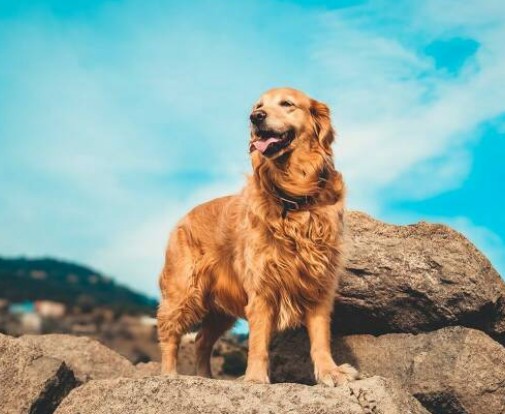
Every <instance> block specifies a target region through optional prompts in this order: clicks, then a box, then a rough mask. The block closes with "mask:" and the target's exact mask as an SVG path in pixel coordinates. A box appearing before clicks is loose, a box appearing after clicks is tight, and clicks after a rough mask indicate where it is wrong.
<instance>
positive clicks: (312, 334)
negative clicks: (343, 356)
mask: <svg viewBox="0 0 505 414" xmlns="http://www.w3.org/2000/svg"><path fill="white" fill-rule="evenodd" d="M332 306H333V299H332V300H331V301H330V300H327V301H326V302H325V303H321V304H319V305H318V306H316V307H315V308H314V309H311V310H309V311H308V312H307V315H306V325H307V331H308V333H309V338H310V355H311V357H312V361H313V362H314V374H315V377H316V381H317V382H318V383H319V384H325V385H328V386H330V387H334V386H337V385H341V384H344V383H346V382H349V381H353V380H355V379H356V378H357V377H358V372H357V371H356V370H355V369H354V368H353V367H352V366H351V365H349V364H343V365H340V366H337V364H336V363H335V361H334V360H333V357H332V355H331V348H330V315H331V308H332Z"/></svg>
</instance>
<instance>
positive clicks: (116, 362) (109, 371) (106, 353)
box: [20, 334, 136, 383]
mask: <svg viewBox="0 0 505 414" xmlns="http://www.w3.org/2000/svg"><path fill="white" fill-rule="evenodd" d="M20 341H21V342H23V343H25V344H28V345H32V346H36V347H38V348H40V349H41V350H42V352H43V354H44V355H45V356H49V357H53V358H57V359H60V360H62V361H65V363H66V364H67V366H68V367H70V369H72V371H73V372H74V374H75V376H76V378H77V380H78V381H79V382H81V383H83V382H87V381H89V380H92V379H106V378H117V377H131V376H134V375H135V373H136V369H135V367H134V366H133V364H132V363H131V362H130V361H128V360H127V359H126V358H125V357H123V356H121V355H119V354H118V353H117V352H115V351H113V350H111V349H109V348H107V347H106V346H104V345H102V344H101V343H100V342H98V341H96V340H94V339H90V338H87V337H84V336H72V335H62V334H51V335H24V336H22V337H21V338H20Z"/></svg>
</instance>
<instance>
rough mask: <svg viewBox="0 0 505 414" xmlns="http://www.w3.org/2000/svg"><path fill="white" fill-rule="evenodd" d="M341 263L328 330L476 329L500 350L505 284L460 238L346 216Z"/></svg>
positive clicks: (433, 228)
mask: <svg viewBox="0 0 505 414" xmlns="http://www.w3.org/2000/svg"><path fill="white" fill-rule="evenodd" d="M345 223H346V228H347V231H346V233H347V243H346V245H347V265H346V272H345V274H344V275H343V276H342V278H341V283H340V287H339V295H340V297H339V298H338V299H337V301H336V305H335V310H334V317H333V328H334V330H335V332H340V333H343V334H356V333H368V334H376V335H377V334H383V333H390V332H409V333H417V332H424V331H431V330H434V329H438V328H442V327H444V326H455V325H461V326H467V327H470V328H476V329H480V330H482V331H484V332H486V333H487V334H489V335H490V336H491V337H493V338H495V339H496V340H497V341H499V342H500V343H502V344H505V282H504V281H503V279H501V277H500V275H499V274H498V273H497V272H496V271H495V270H494V268H493V267H492V265H491V263H490V262H489V261H488V260H487V259H486V258H485V257H484V256H483V255H482V254H481V253H480V252H479V251H478V250H477V249H476V248H475V246H474V245H473V244H472V243H470V242H469V241H468V240H467V239H466V238H465V237H463V236H462V235H461V234H460V233H458V232H456V231H454V230H452V229H451V228H449V227H447V226H444V225H440V224H429V223H424V222H421V223H418V224H414V225H409V226H394V225H390V224H386V223H383V222H380V221H378V220H375V219H373V218H372V217H370V216H368V215H366V214H363V213H359V212H348V213H347V214H346V220H345Z"/></svg>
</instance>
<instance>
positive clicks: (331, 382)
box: [317, 364, 359, 387]
mask: <svg viewBox="0 0 505 414" xmlns="http://www.w3.org/2000/svg"><path fill="white" fill-rule="evenodd" d="M358 378H359V374H358V371H357V370H356V369H355V368H354V367H353V366H351V365H349V364H343V365H340V366H338V367H334V368H331V369H329V370H322V371H321V372H319V375H318V376H317V383H318V384H323V385H326V386H328V387H337V386H339V385H343V384H347V383H348V382H352V381H355V380H357V379H358Z"/></svg>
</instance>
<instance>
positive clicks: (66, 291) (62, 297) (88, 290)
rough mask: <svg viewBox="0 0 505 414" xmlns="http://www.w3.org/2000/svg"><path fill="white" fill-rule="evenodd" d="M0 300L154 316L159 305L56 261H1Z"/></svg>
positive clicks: (95, 274)
mask: <svg viewBox="0 0 505 414" xmlns="http://www.w3.org/2000/svg"><path fill="white" fill-rule="evenodd" d="M0 298H2V299H7V300H9V301H11V302H22V301H27V300H29V301H33V300H40V299H45V300H53V301H57V302H62V303H65V304H66V305H69V306H75V305H78V306H81V307H82V306H88V307H90V306H101V307H105V308H109V309H112V310H114V311H117V312H123V313H131V314H139V313H149V314H154V312H155V309H156V305H157V302H156V300H154V299H152V298H149V297H147V296H145V295H143V294H140V293H137V292H134V291H133V290H131V289H128V288H127V287H124V286H121V285H119V284H117V283H115V282H114V281H113V280H112V279H111V278H108V277H105V276H103V275H102V274H100V273H99V272H97V271H95V270H93V269H90V268H88V267H85V266H81V265H78V264H74V263H68V262H64V261H59V260H55V259H49V258H44V259H26V258H15V259H6V258H0Z"/></svg>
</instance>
